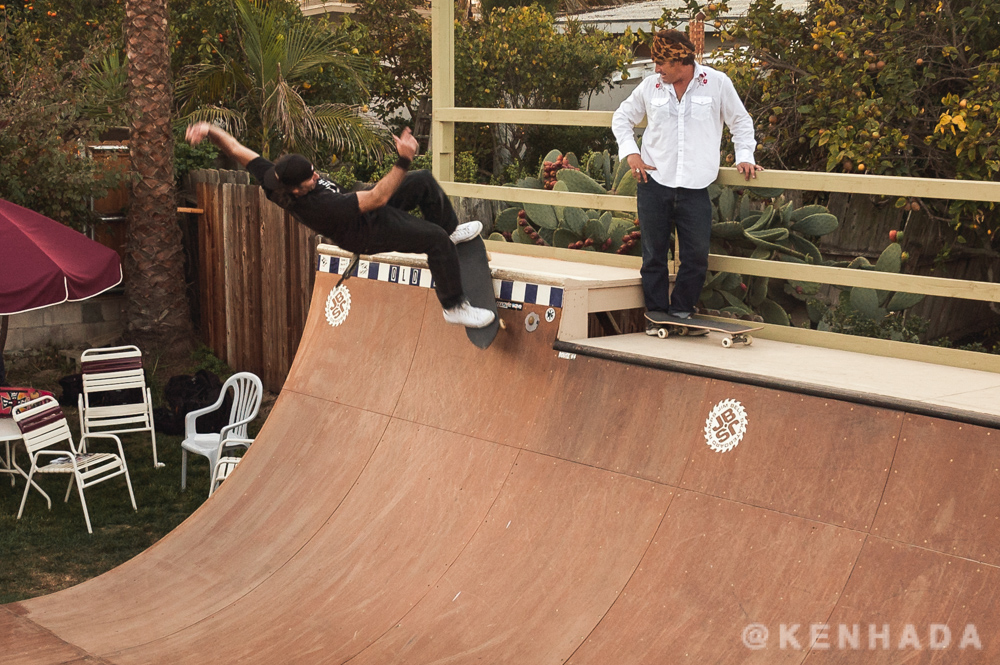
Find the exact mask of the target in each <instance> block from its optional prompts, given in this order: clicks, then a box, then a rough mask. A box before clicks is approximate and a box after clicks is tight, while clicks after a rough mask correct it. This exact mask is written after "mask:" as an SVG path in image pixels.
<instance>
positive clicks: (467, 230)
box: [451, 221, 483, 245]
mask: <svg viewBox="0 0 1000 665" xmlns="http://www.w3.org/2000/svg"><path fill="white" fill-rule="evenodd" d="M482 232H483V223H482V222H476V221H472V222H466V223H465V224H459V225H458V226H457V227H456V228H455V230H454V232H452V234H451V241H452V242H453V243H455V244H456V245H458V244H459V243H463V242H466V241H468V240H472V239H473V238H475V237H476V236H477V235H479V234H480V233H482Z"/></svg>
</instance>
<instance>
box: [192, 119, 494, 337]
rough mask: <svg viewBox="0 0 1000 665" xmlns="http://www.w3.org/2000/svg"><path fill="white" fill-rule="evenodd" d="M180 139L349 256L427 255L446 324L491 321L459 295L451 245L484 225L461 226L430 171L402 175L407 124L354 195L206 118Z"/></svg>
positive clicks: (406, 164)
mask: <svg viewBox="0 0 1000 665" xmlns="http://www.w3.org/2000/svg"><path fill="white" fill-rule="evenodd" d="M186 138H187V142H188V143H190V144H191V145H198V144H199V143H201V142H202V141H203V140H205V139H206V138H207V139H208V140H210V141H211V142H212V143H214V144H215V145H216V146H218V148H219V149H220V150H222V151H223V152H224V153H226V154H227V155H229V156H230V157H232V158H233V159H235V160H236V161H237V162H239V163H240V164H242V165H243V166H244V167H246V169H247V170H248V171H250V173H251V174H253V176H254V178H256V179H257V182H259V183H260V184H261V186H263V187H264V191H265V192H266V193H267V198H268V199H270V200H271V201H273V202H274V203H276V204H278V205H279V206H281V207H282V208H284V209H285V210H287V211H288V212H290V213H291V214H292V215H293V216H294V217H295V219H297V220H298V221H299V222H300V223H302V224H305V225H306V226H308V227H309V228H310V229H312V230H313V231H316V232H317V233H319V234H321V235H324V236H327V237H329V238H330V239H331V240H333V242H334V243H335V244H336V245H337V246H338V247H341V248H342V249H346V250H347V251H349V252H354V253H355V254H378V253H379V252H408V253H415V254H426V255H427V266H428V267H429V268H430V271H431V275H433V277H434V281H435V288H436V290H437V297H438V300H439V301H440V302H441V307H442V308H443V309H444V319H445V321H447V322H448V323H456V324H460V325H463V326H466V327H469V328H483V327H485V326H488V325H489V324H490V323H492V322H493V319H494V317H495V315H494V314H493V312H490V311H489V310H485V309H481V308H479V307H473V306H472V305H471V304H469V301H468V299H467V298H466V297H465V294H464V293H463V291H462V280H461V267H460V266H459V263H458V253H457V252H456V251H455V245H456V244H458V243H460V242H465V241H467V240H471V239H472V238H474V237H476V236H477V235H479V234H480V232H481V231H482V229H483V225H482V223H481V222H467V223H465V224H461V225H459V224H458V218H457V217H456V216H455V211H454V209H453V208H452V206H451V201H449V200H448V196H447V195H446V194H445V193H444V191H443V190H442V189H441V186H440V185H439V184H438V182H437V181H436V180H435V179H434V176H432V175H431V174H430V172H429V171H414V172H413V173H408V171H409V168H410V162H411V160H412V159H413V157H414V156H416V154H417V149H418V147H419V146H418V144H417V140H416V139H415V138H414V137H413V135H412V134H411V133H410V129H409V128H406V129H404V130H403V132H402V133H401V135H400V136H394V137H393V138H394V139H395V140H396V152H398V153H399V159H398V160H396V164H395V165H394V166H393V167H392V168H391V169H390V170H389V172H388V173H387V174H386V175H385V176H383V178H382V179H381V180H379V181H378V182H377V183H375V186H374V187H373V188H371V189H369V190H365V191H360V192H345V191H343V190H342V189H341V188H340V187H339V186H337V185H336V184H335V183H333V182H331V181H329V180H327V179H325V178H321V177H320V175H319V173H317V172H316V169H315V168H313V165H312V163H311V162H310V161H309V160H308V159H306V158H305V157H303V156H302V155H297V154H288V155H284V156H283V157H279V158H278V160H277V161H276V162H274V163H273V164H272V163H271V162H270V161H268V160H266V159H264V158H263V157H261V156H260V155H259V154H257V153H256V152H254V151H253V150H251V149H249V148H247V147H246V146H244V145H242V144H241V143H240V142H239V141H237V140H236V139H235V138H234V137H233V136H232V135H231V134H229V133H228V132H226V131H225V130H224V129H222V128H220V127H218V126H216V125H213V124H211V123H207V122H197V123H194V124H192V125H190V126H189V127H188V128H187V136H186ZM414 208H420V211H421V212H422V213H423V215H424V219H420V218H419V217H415V216H413V215H411V214H409V212H408V211H409V210H413V209H414Z"/></svg>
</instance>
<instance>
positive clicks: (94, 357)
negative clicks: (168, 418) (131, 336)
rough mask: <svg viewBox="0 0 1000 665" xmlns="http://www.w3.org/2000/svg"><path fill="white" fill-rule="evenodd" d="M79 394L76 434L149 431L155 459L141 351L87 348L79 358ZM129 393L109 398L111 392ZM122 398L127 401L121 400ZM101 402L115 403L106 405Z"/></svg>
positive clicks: (155, 463) (149, 395)
mask: <svg viewBox="0 0 1000 665" xmlns="http://www.w3.org/2000/svg"><path fill="white" fill-rule="evenodd" d="M80 364H81V371H82V372H83V391H82V392H81V393H80V397H79V407H80V433H81V434H83V435H88V434H127V433H129V432H149V436H150V438H151V439H152V442H153V466H154V467H162V466H163V464H160V462H159V460H157V458H156V430H155V429H154V426H153V397H152V393H151V392H150V390H149V388H147V387H146V377H145V375H144V374H143V372H142V352H141V351H139V348H138V347H135V346H113V347H107V348H103V349H87V350H86V351H84V352H83V355H82V356H81V357H80ZM117 390H121V391H129V392H125V393H120V394H118V395H110V394H109V393H110V392H111V391H117ZM123 395H124V396H125V398H126V399H129V398H131V399H129V401H127V402H124V403H117V402H121V401H122V397H123ZM102 401H113V402H116V403H115V404H114V405H110V406H106V405H103V404H101V402H102Z"/></svg>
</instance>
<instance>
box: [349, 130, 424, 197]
mask: <svg viewBox="0 0 1000 665" xmlns="http://www.w3.org/2000/svg"><path fill="white" fill-rule="evenodd" d="M392 138H394V139H395V140H396V152H398V153H399V160H397V161H396V164H395V165H394V166H393V167H392V168H391V169H389V172H388V173H386V174H385V175H384V176H382V179H381V180H379V181H378V182H377V183H375V186H374V187H372V188H371V189H368V190H365V191H362V192H358V207H359V208H360V209H361V212H369V211H372V210H377V209H379V208H381V207H383V206H384V205H385V204H386V203H388V202H389V199H390V198H391V197H392V195H393V194H395V193H396V190H397V189H399V185H400V184H401V183H402V182H403V178H404V177H405V176H406V172H407V170H408V169H409V168H410V162H411V161H412V160H413V158H414V157H416V155H417V150H418V148H419V147H420V145H419V144H418V143H417V139H415V138H414V137H413V134H412V133H411V132H410V128H409V127H407V128H406V129H404V130H403V131H402V132H400V134H399V136H393V137H392Z"/></svg>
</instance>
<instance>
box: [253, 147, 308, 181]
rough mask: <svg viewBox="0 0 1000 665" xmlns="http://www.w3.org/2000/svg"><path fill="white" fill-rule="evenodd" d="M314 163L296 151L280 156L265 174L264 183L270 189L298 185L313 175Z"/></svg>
mask: <svg viewBox="0 0 1000 665" xmlns="http://www.w3.org/2000/svg"><path fill="white" fill-rule="evenodd" d="M313 171H314V169H313V165H312V162H310V161H309V160H308V159H306V158H305V157H303V156H302V155H296V154H294V153H292V154H290V155H284V156H283V157H279V158H278V161H276V162H275V163H274V166H272V167H271V168H270V169H268V171H267V173H266V174H265V175H264V184H265V185H266V186H267V187H268V188H269V189H280V188H281V187H297V186H298V185H301V184H302V183H303V182H305V181H306V180H308V179H309V178H311V177H312V174H313Z"/></svg>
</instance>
